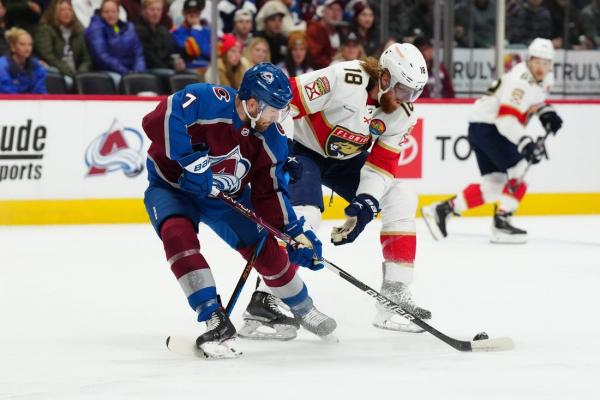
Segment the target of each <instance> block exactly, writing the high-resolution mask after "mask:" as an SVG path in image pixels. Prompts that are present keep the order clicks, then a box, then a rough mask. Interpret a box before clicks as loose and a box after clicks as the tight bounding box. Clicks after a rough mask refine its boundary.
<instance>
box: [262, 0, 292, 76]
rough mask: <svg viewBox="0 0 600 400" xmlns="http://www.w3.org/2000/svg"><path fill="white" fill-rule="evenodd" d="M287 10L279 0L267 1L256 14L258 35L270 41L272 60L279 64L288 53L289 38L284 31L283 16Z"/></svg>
mask: <svg viewBox="0 0 600 400" xmlns="http://www.w3.org/2000/svg"><path fill="white" fill-rule="evenodd" d="M286 12H287V8H286V7H285V5H284V4H283V3H282V2H281V1H279V0H270V1H267V2H266V3H265V4H264V5H263V6H262V8H261V9H260V11H259V12H258V14H256V29H257V32H256V36H257V37H263V38H265V39H266V40H267V42H268V43H269V50H270V52H271V62H272V63H273V64H275V65H277V64H279V63H280V62H282V61H283V59H284V58H285V55H286V53H287V38H286V37H285V36H284V35H283V33H282V28H283V25H282V22H283V17H284V16H285V14H286Z"/></svg>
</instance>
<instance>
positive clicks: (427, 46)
mask: <svg viewBox="0 0 600 400" xmlns="http://www.w3.org/2000/svg"><path fill="white" fill-rule="evenodd" d="M413 44H414V45H415V46H416V47H417V48H418V49H419V51H420V52H421V53H422V54H423V58H424V59H425V62H426V63H427V72H428V74H429V80H428V82H427V84H426V85H425V89H423V93H422V94H421V98H430V97H433V91H434V90H433V89H434V85H435V75H434V74H433V45H432V44H431V39H429V38H428V37H427V36H417V37H416V38H415V40H414V42H413ZM439 76H440V81H441V82H442V91H441V96H442V97H444V98H452V97H454V95H455V94H454V86H453V85H452V77H451V76H450V73H449V72H448V69H447V68H446V66H445V65H444V64H443V63H440V75H439Z"/></svg>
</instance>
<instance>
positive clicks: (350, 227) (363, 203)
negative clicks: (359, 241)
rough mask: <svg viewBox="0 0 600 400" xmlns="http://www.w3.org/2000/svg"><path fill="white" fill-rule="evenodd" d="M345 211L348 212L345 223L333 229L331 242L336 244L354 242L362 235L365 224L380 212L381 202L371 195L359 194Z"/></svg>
mask: <svg viewBox="0 0 600 400" xmlns="http://www.w3.org/2000/svg"><path fill="white" fill-rule="evenodd" d="M344 212H345V213H346V222H344V225H342V226H340V227H338V228H333V230H332V231H331V243H333V244H334V245H336V246H339V245H341V244H346V243H352V242H353V241H354V239H356V238H357V237H358V235H360V233H361V232H362V231H363V230H364V229H365V226H367V224H368V223H369V222H371V221H372V220H373V218H375V217H376V216H377V214H378V213H379V202H378V201H377V199H375V198H374V197H373V196H371V195H368V194H366V193H363V194H359V195H358V196H356V197H355V198H354V200H352V203H350V205H349V206H348V207H346V208H345V209H344Z"/></svg>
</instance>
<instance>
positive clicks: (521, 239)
mask: <svg viewBox="0 0 600 400" xmlns="http://www.w3.org/2000/svg"><path fill="white" fill-rule="evenodd" d="M490 243H494V244H525V243H527V235H503V234H497V233H492V237H491V238H490Z"/></svg>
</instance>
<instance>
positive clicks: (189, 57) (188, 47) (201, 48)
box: [173, 0, 210, 74]
mask: <svg viewBox="0 0 600 400" xmlns="http://www.w3.org/2000/svg"><path fill="white" fill-rule="evenodd" d="M204 6H205V0H186V1H185V3H184V4H183V18H184V20H183V24H182V25H181V26H180V27H179V28H177V29H176V30H175V31H173V38H175V42H176V43H177V46H178V48H179V51H180V52H181V53H182V54H183V55H184V59H185V64H186V67H187V68H188V69H192V70H196V72H198V73H199V74H202V73H203V72H204V71H205V70H206V67H207V66H208V64H209V63H210V28H209V27H208V26H206V25H203V21H202V20H201V19H200V14H201V13H202V10H203V9H204Z"/></svg>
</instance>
